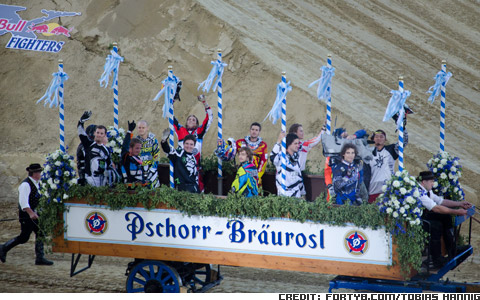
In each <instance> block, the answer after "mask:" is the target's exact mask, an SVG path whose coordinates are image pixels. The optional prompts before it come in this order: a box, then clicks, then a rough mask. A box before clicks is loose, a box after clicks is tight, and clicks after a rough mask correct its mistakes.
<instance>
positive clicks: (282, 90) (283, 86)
mask: <svg viewBox="0 0 480 300" xmlns="http://www.w3.org/2000/svg"><path fill="white" fill-rule="evenodd" d="M291 90H292V87H291V86H290V81H289V82H283V81H282V82H280V83H279V84H278V85H277V98H276V99H275V102H274V103H273V106H272V109H271V110H270V112H269V113H268V115H267V116H266V117H265V119H264V120H263V122H265V120H266V119H267V118H268V119H269V120H270V121H272V124H275V123H277V120H278V119H280V118H281V116H282V101H283V99H285V98H286V97H287V93H288V92H290V91H291Z"/></svg>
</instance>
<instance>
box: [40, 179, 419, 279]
mask: <svg viewBox="0 0 480 300" xmlns="http://www.w3.org/2000/svg"><path fill="white" fill-rule="evenodd" d="M68 194H69V196H70V199H74V198H77V199H84V200H85V201H86V202H87V203H88V204H90V205H95V204H104V205H107V206H108V207H109V208H110V209H112V210H120V209H122V208H124V207H134V206H136V205H137V204H138V203H141V204H142V205H143V206H144V207H145V208H146V209H149V210H150V209H153V208H155V207H156V206H157V205H158V204H160V203H165V204H166V205H167V207H172V208H176V209H177V210H179V211H181V212H183V213H184V214H185V215H188V216H191V215H202V216H218V217H229V218H243V217H247V218H253V217H256V218H260V219H262V220H265V219H268V218H276V217H289V218H290V219H292V220H297V221H299V222H305V221H306V220H309V221H313V222H318V223H324V224H335V225H337V226H343V225H345V224H347V223H353V224H354V225H356V226H359V227H361V228H366V227H369V228H373V229H376V228H379V227H380V226H385V227H386V229H387V230H392V229H393V228H394V227H395V222H393V221H392V220H388V219H387V221H385V220H386V219H385V215H384V214H381V213H380V212H379V210H378V207H377V205H371V204H363V205H361V206H351V205H342V206H333V205H332V204H330V203H327V202H326V200H325V198H324V197H319V198H317V199H316V201H315V202H307V201H304V200H301V199H297V198H291V197H280V196H276V195H269V196H265V197H261V196H258V197H252V198H244V197H240V196H237V195H234V194H229V195H228V196H227V197H226V198H225V199H221V198H218V197H216V196H214V195H212V194H192V193H187V192H179V191H177V190H172V189H171V188H169V187H167V186H162V187H160V188H158V189H154V190H151V189H147V188H143V187H137V188H135V190H134V191H132V190H131V189H128V188H127V187H126V186H125V185H117V186H116V187H115V188H109V187H93V186H79V185H74V186H73V187H72V188H71V189H70V190H69V191H68ZM40 208H41V216H40V227H41V230H42V231H43V232H44V233H45V235H46V237H47V238H46V240H45V241H46V242H47V243H50V244H51V243H52V238H54V237H56V236H58V235H59V234H62V233H63V232H62V230H63V229H62V227H60V226H59V225H62V226H63V223H62V222H61V221H60V219H59V215H60V214H61V213H63V212H64V209H65V208H64V205H63V204H62V203H54V202H49V203H48V199H46V198H45V197H42V198H41V199H40ZM410 229H411V230H410ZM410 229H409V230H407V232H408V233H406V234H399V235H397V236H396V239H395V243H396V244H397V246H398V248H397V249H398V253H399V262H398V263H400V265H401V270H402V272H403V274H404V275H405V276H406V275H407V274H408V273H409V271H410V269H411V268H414V269H417V270H418V269H419V268H420V264H421V252H422V249H423V245H424V238H425V234H424V232H423V230H422V229H421V226H416V227H415V228H410ZM396 263H397V262H394V264H396Z"/></svg>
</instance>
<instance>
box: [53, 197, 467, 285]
mask: <svg viewBox="0 0 480 300" xmlns="http://www.w3.org/2000/svg"><path fill="white" fill-rule="evenodd" d="M64 205H65V211H64V213H63V215H62V218H63V221H64V227H63V229H64V232H63V234H61V235H59V236H57V237H56V238H55V239H54V246H53V251H54V252H60V253H72V265H71V274H70V275H71V276H74V275H76V274H78V273H79V272H82V271H84V270H86V269H88V268H89V267H90V266H91V265H92V263H93V261H94V257H95V256H96V255H102V256H117V257H130V258H132V259H134V260H133V261H132V262H131V263H129V264H128V266H127V272H126V274H127V275H128V278H127V283H126V290H127V292H202V291H206V290H208V289H209V288H211V287H212V286H215V285H217V284H219V283H220V281H221V279H222V276H221V274H220V265H227V266H240V267H254V268H265V269H275V270H289V271H298V272H312V273H324V274H335V275H339V276H338V277H336V278H335V279H333V280H332V281H331V282H330V290H332V289H338V288H350V289H357V288H358V289H370V290H377V291H402V292H409V291H416V292H418V291H422V290H436V291H450V292H451V291H463V292H465V291H471V289H472V287H475V285H469V284H457V283H452V282H448V283H444V282H442V281H441V280H440V278H441V277H442V276H443V275H444V274H445V273H446V272H448V271H449V270H451V269H453V268H455V267H456V266H457V265H458V264H459V263H461V262H462V261H463V260H465V259H466V258H467V257H468V256H469V255H471V254H472V251H473V249H472V247H471V246H469V247H467V248H465V249H464V251H463V252H462V253H459V254H458V256H457V257H456V258H455V259H454V260H452V261H450V262H449V264H448V265H446V266H445V267H444V268H442V269H441V270H439V271H438V272H435V273H429V274H427V275H425V274H423V275H419V274H417V272H416V271H414V270H412V271H411V272H410V274H404V273H402V272H401V268H400V264H399V263H398V251H397V246H396V245H395V243H394V240H393V239H394V237H393V236H392V235H391V234H390V233H389V232H387V231H386V230H385V228H384V227H379V228H368V227H363V228H362V227H360V226H356V225H353V224H343V225H342V226H336V225H335V224H322V223H318V222H312V221H308V220H305V221H304V222H300V221H298V220H293V219H291V218H289V216H285V217H280V218H279V217H276V218H267V219H261V218H254V217H217V216H201V215H189V214H187V213H185V212H181V211H179V210H177V209H175V208H173V207H169V206H168V205H166V204H163V203H160V204H159V205H156V207H155V208H153V209H152V208H150V209H146V208H144V207H143V206H142V205H137V206H135V207H124V208H122V209H118V210H112V209H111V208H109V207H108V206H106V205H91V204H88V203H87V201H85V200H84V199H78V198H76V199H73V200H69V201H68V202H66V203H65V204H64ZM472 213H473V210H472ZM470 225H471V223H470ZM81 255H88V256H89V258H88V265H87V266H86V267H84V268H82V269H80V270H78V268H77V266H78V263H79V259H80V257H81ZM212 264H215V265H218V267H217V268H215V269H214V268H213V267H212Z"/></svg>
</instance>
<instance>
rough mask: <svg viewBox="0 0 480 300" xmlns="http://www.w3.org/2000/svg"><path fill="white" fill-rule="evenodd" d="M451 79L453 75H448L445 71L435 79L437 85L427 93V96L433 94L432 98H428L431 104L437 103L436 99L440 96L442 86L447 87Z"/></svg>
mask: <svg viewBox="0 0 480 300" xmlns="http://www.w3.org/2000/svg"><path fill="white" fill-rule="evenodd" d="M450 77H452V73H451V72H448V73H447V72H445V71H443V70H440V71H439V72H438V73H437V75H435V77H433V79H435V84H434V85H432V86H431V87H430V88H429V89H428V91H427V94H431V95H430V97H428V101H430V103H433V102H434V101H435V98H437V97H438V96H439V95H440V90H441V88H442V85H443V86H445V85H446V84H447V82H448V80H449V79H450Z"/></svg>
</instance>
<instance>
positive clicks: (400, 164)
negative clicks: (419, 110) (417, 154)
mask: <svg viewBox="0 0 480 300" xmlns="http://www.w3.org/2000/svg"><path fill="white" fill-rule="evenodd" d="M398 91H399V92H400V93H403V91H404V90H403V76H400V77H398ZM398 114H399V116H398V119H399V120H400V119H401V120H402V122H400V124H398V126H399V127H398V170H399V171H400V172H402V171H403V118H404V117H405V108H404V106H403V105H402V107H401V108H400V111H399V112H398Z"/></svg>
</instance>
